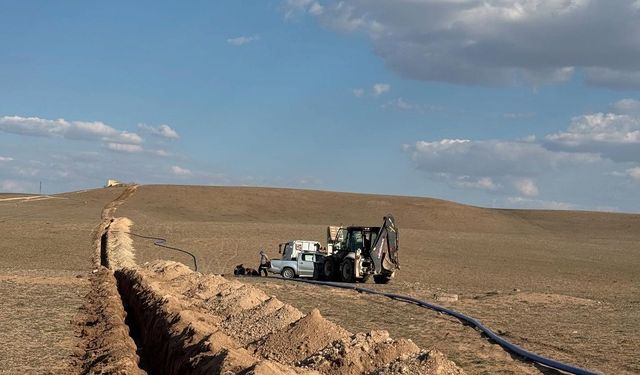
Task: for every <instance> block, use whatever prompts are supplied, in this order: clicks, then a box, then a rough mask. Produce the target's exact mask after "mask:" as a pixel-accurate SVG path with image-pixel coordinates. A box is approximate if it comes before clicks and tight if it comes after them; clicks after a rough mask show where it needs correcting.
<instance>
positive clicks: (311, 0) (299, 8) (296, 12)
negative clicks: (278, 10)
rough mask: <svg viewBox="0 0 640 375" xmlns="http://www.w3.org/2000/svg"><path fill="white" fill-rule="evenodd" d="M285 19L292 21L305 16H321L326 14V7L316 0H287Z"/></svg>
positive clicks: (284, 6)
mask: <svg viewBox="0 0 640 375" xmlns="http://www.w3.org/2000/svg"><path fill="white" fill-rule="evenodd" d="M283 9H284V18H286V19H291V18H294V17H297V16H300V15H304V14H311V15H313V16H321V15H322V14H323V13H324V7H323V6H322V5H321V4H320V3H319V2H318V1H315V0H285V1H284V5H283Z"/></svg>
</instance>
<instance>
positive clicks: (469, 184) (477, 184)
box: [445, 176, 502, 191]
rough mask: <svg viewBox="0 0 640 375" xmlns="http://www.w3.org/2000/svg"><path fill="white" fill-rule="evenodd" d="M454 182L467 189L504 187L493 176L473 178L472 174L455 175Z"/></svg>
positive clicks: (489, 189) (492, 189)
mask: <svg viewBox="0 0 640 375" xmlns="http://www.w3.org/2000/svg"><path fill="white" fill-rule="evenodd" d="M445 177H448V176H445ZM453 184H454V185H455V186H456V187H461V188H465V189H480V190H488V191H496V190H499V189H501V188H502V186H501V185H500V184H497V183H495V182H494V181H493V179H492V178H491V177H481V178H472V177H470V176H458V177H455V180H454V181H453Z"/></svg>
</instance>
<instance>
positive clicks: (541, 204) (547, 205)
mask: <svg viewBox="0 0 640 375" xmlns="http://www.w3.org/2000/svg"><path fill="white" fill-rule="evenodd" d="M507 202H508V203H509V205H510V206H511V207H518V208H528V209H531V208H533V209H545V210H577V209H580V208H581V207H579V206H577V205H575V204H572V203H568V202H559V201H553V200H542V199H531V198H523V197H508V198H507ZM607 211H615V209H612V208H611V207H608V209H607Z"/></svg>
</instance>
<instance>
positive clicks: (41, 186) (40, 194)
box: [40, 181, 42, 195]
mask: <svg viewBox="0 0 640 375" xmlns="http://www.w3.org/2000/svg"><path fill="white" fill-rule="evenodd" d="M40 195H42V181H40Z"/></svg>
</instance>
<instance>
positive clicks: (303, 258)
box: [298, 253, 316, 277]
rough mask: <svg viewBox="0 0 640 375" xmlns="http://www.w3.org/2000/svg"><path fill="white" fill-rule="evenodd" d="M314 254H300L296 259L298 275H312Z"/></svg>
mask: <svg viewBox="0 0 640 375" xmlns="http://www.w3.org/2000/svg"><path fill="white" fill-rule="evenodd" d="M315 257H316V256H315V255H314V254H304V253H303V254H300V255H299V258H298V259H299V260H298V276H302V277H313V264H314V261H315Z"/></svg>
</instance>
